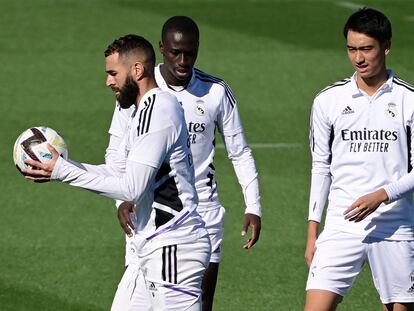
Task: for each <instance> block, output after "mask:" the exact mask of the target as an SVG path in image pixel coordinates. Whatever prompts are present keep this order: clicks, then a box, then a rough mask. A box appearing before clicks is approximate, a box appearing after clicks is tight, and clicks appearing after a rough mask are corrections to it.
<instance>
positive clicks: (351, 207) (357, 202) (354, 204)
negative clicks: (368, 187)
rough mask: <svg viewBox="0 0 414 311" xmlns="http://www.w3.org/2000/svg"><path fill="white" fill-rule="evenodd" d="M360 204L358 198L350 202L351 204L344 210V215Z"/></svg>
mask: <svg viewBox="0 0 414 311" xmlns="http://www.w3.org/2000/svg"><path fill="white" fill-rule="evenodd" d="M360 205H361V202H360V201H359V200H356V201H355V202H354V203H352V204H351V206H349V207H348V208H347V209H346V210H345V212H344V215H346V214H348V213H349V212H350V211H352V210H354V209H356V208H358V206H360Z"/></svg>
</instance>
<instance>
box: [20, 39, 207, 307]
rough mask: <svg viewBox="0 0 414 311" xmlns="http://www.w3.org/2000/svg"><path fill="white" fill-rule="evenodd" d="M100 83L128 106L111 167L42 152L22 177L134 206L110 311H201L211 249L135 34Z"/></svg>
mask: <svg viewBox="0 0 414 311" xmlns="http://www.w3.org/2000/svg"><path fill="white" fill-rule="evenodd" d="M105 57H106V72H107V80H106V84H107V86H108V87H110V88H111V89H112V90H113V91H114V92H115V95H116V98H117V100H118V102H119V105H120V106H121V107H123V108H126V109H127V108H128V107H130V106H131V107H133V113H132V115H131V116H130V117H129V119H128V120H127V131H126V133H125V135H124V136H123V137H122V141H121V142H120V145H119V148H118V151H117V152H118V153H117V155H118V159H119V160H118V162H116V163H115V162H113V163H112V165H105V164H104V165H100V166H93V165H87V164H79V163H75V162H71V161H66V160H64V159H63V158H61V157H59V156H58V154H57V152H56V151H55V150H54V149H52V148H50V150H51V151H52V154H53V159H52V161H51V162H50V163H48V164H43V163H40V162H34V161H30V162H29V164H31V165H33V166H35V167H37V168H38V170H35V169H29V170H27V171H26V172H25V173H26V174H29V175H30V176H28V177H27V178H29V179H32V180H35V181H43V180H46V181H47V180H49V179H52V180H60V181H63V182H66V183H69V184H70V185H72V186H77V187H82V188H85V189H88V190H91V191H94V192H97V193H99V194H102V195H105V196H107V197H110V198H114V199H118V200H123V201H128V202H134V206H135V209H134V212H135V213H136V215H138V217H137V218H136V219H135V223H134V228H135V230H134V236H133V239H132V244H133V246H134V249H135V250H136V253H135V254H134V256H133V257H132V256H131V260H130V262H129V265H128V268H127V269H126V271H125V273H124V276H123V278H122V280H121V282H120V283H119V286H118V290H117V293H116V295H115V298H114V301H113V305H112V310H116V311H118V310H119V311H121V310H122V311H125V310H140V311H141V310H176V311H182V310H198V311H199V310H201V280H202V276H203V274H204V270H205V268H206V267H207V265H208V262H209V258H210V253H211V245H210V240H209V238H208V233H207V231H206V230H205V228H204V222H203V221H202V219H201V217H200V215H199V214H198V213H197V211H196V207H197V201H198V199H197V193H196V190H195V186H194V169H193V166H192V159H191V152H190V145H189V139H188V131H187V128H186V124H185V119H184V112H183V109H182V107H181V105H180V104H179V103H178V101H177V99H176V98H175V97H174V96H172V95H171V94H169V93H168V92H164V91H162V90H161V89H160V88H158V87H157V84H156V81H155V78H154V65H155V53H154V50H153V48H152V46H151V44H150V43H149V42H148V41H147V40H145V39H144V38H142V37H140V36H136V35H127V36H124V37H121V38H119V39H117V40H115V41H114V42H113V43H112V44H110V45H109V46H108V48H107V49H106V51H105Z"/></svg>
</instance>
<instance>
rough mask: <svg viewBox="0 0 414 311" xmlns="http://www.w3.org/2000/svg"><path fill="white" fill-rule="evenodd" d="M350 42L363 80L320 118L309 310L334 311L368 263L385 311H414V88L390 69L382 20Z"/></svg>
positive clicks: (343, 88)
mask: <svg viewBox="0 0 414 311" xmlns="http://www.w3.org/2000/svg"><path fill="white" fill-rule="evenodd" d="M343 32H344V36H345V39H346V45H347V50H348V58H349V60H350V62H351V64H352V66H353V68H354V70H355V73H354V74H353V76H352V77H350V78H347V79H344V80H341V81H339V82H337V83H335V84H332V85H331V86H329V87H327V88H325V89H324V90H322V91H321V92H320V93H319V94H318V95H317V96H316V98H315V100H314V103H313V108H312V114H311V131H310V147H311V152H312V181H311V189H310V202H309V222H308V238H307V245H306V251H305V258H306V261H307V263H308V265H309V267H310V270H309V276H308V281H307V286H306V289H307V295H306V305H305V310H306V311H311V310H312V311H315V310H335V309H336V307H337V305H338V304H339V303H340V302H341V300H342V297H344V296H345V295H346V294H347V292H348V290H349V289H350V287H351V286H352V284H353V283H354V280H355V278H356V276H357V275H358V274H359V272H360V271H361V269H362V266H363V265H364V264H365V263H368V264H369V266H370V269H371V273H372V278H373V281H374V284H375V287H376V289H377V291H378V293H379V296H380V299H381V302H382V303H383V305H384V310H394V311H403V310H414V230H413V229H414V209H413V200H412V196H411V193H412V191H413V189H414V173H413V171H412V170H411V169H412V165H413V164H414V147H413V146H412V141H413V138H414V136H413V135H414V131H413V130H414V87H413V86H411V85H410V84H408V83H407V82H405V81H403V80H401V79H400V78H397V77H396V76H395V74H394V73H393V72H392V71H391V70H387V68H386V56H387V55H388V54H389V51H390V47H391V24H390V21H389V20H388V18H387V17H386V16H385V15H384V14H383V13H381V12H379V11H377V10H374V9H370V8H363V9H360V10H359V11H357V12H355V13H354V14H352V15H351V16H350V17H349V19H348V21H347V22H346V24H345V27H344V30H343ZM328 193H329V204H328V209H327V212H326V220H325V226H324V230H323V231H322V233H321V234H320V235H319V236H317V235H318V227H319V223H320V221H321V217H322V213H323V209H324V205H325V202H326V199H327V196H328Z"/></svg>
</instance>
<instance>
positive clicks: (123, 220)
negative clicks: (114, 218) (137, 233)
mask: <svg viewBox="0 0 414 311" xmlns="http://www.w3.org/2000/svg"><path fill="white" fill-rule="evenodd" d="M118 220H119V224H120V225H121V228H122V229H123V230H124V232H125V233H126V234H127V235H128V236H132V232H131V229H130V228H129V226H128V223H129V222H131V221H130V219H129V212H128V211H124V210H123V209H122V208H120V209H118Z"/></svg>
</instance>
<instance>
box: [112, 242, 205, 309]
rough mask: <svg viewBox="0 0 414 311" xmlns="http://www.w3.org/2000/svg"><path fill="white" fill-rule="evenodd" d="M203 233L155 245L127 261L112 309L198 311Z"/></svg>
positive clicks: (203, 246) (203, 248)
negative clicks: (181, 241)
mask: <svg viewBox="0 0 414 311" xmlns="http://www.w3.org/2000/svg"><path fill="white" fill-rule="evenodd" d="M210 249H211V247H210V241H209V239H208V237H207V236H205V237H203V238H200V239H198V240H197V242H195V243H186V244H177V245H169V246H164V247H161V248H158V249H156V250H154V251H153V252H152V253H150V254H148V255H146V256H145V257H140V258H139V260H138V261H137V260H134V261H131V262H130V263H129V265H128V267H127V269H126V270H125V273H124V276H123V277H122V279H121V282H120V283H119V285H118V289H117V292H116V294H115V298H114V301H113V303H112V308H111V310H112V311H128V310H130V311H132V310H139V311H150V310H151V311H164V310H165V311H167V310H168V311H183V310H189V311H190V310H191V311H200V310H201V281H202V277H203V275H204V271H205V269H206V267H207V265H208V262H209V257H210Z"/></svg>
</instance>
